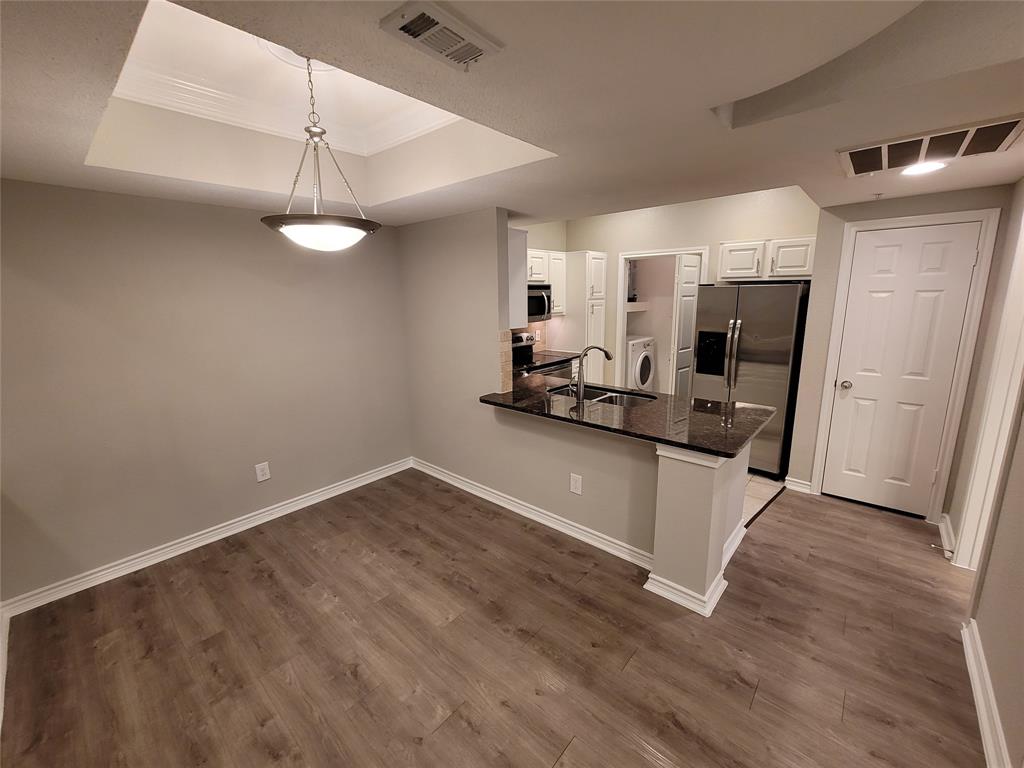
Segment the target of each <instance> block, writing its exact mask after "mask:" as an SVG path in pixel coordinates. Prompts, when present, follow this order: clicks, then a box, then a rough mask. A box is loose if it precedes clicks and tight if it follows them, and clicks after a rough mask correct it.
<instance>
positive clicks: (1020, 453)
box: [973, 413, 1024, 765]
mask: <svg viewBox="0 0 1024 768" xmlns="http://www.w3.org/2000/svg"><path fill="white" fill-rule="evenodd" d="M1017 424H1018V432H1017V443H1016V447H1015V448H1014V449H1013V455H1012V457H1011V458H1010V461H1009V464H1010V466H1009V471H1008V473H1007V480H1006V487H1005V491H1004V493H1003V499H1002V502H1001V504H1000V506H999V509H998V511H997V512H996V514H997V517H996V519H995V522H994V530H993V531H992V532H991V534H990V537H989V542H990V549H989V551H988V556H987V560H986V562H984V563H983V564H982V567H981V569H980V571H979V576H978V584H977V586H976V588H975V601H974V602H975V610H974V611H973V615H974V618H975V619H976V620H977V622H978V632H979V634H980V635H981V644H982V647H983V648H984V649H985V662H986V663H987V664H988V671H989V675H990V676H991V678H992V687H993V688H994V689H995V695H996V703H997V705H998V707H999V718H1000V720H1001V721H1002V724H1003V733H1004V734H1005V736H1006V745H1007V747H1008V748H1009V751H1010V764H1011V765H1021V764H1022V763H1024V728H1021V724H1022V723H1024V436H1022V435H1021V433H1020V431H1019V425H1020V414H1019V413H1018V414H1017Z"/></svg>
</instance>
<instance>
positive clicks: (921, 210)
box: [789, 186, 1012, 524]
mask: <svg viewBox="0 0 1024 768" xmlns="http://www.w3.org/2000/svg"><path fill="white" fill-rule="evenodd" d="M1011 191H1012V188H1011V187H1008V186H1000V187H982V188H978V189H966V190H960V191H957V192H943V193H940V194H935V195H919V196H916V197H902V198H896V199H892V200H879V201H877V202H870V203H858V204H856V205H843V206H837V207H834V208H825V209H823V210H822V211H821V220H820V224H819V226H818V239H817V244H816V250H815V255H814V277H813V279H812V281H811V294H810V301H809V305H808V309H807V333H806V336H805V338H804V353H803V358H802V362H801V374H800V387H799V390H798V393H797V404H796V414H795V421H794V426H793V448H792V452H791V454H790V468H789V475H790V477H794V478H797V479H800V480H806V481H810V479H811V468H812V466H813V463H814V451H815V441H816V438H817V429H818V413H819V410H820V408H821V391H822V385H823V383H824V378H825V364H826V360H827V357H828V340H829V334H830V333H831V327H832V312H833V309H834V306H835V296H836V284H837V281H838V272H839V258H840V252H841V249H842V242H843V228H844V226H845V224H846V222H850V221H865V220H870V219H886V218H896V217H899V216H917V215H924V214H930V213H946V212H950V211H968V210H979V209H984V208H1000V209H1002V215H1001V216H1000V222H999V230H998V232H997V237H996V244H995V252H994V253H993V261H992V271H991V273H990V276H989V284H988V290H987V292H986V295H985V305H984V310H983V312H982V320H981V329H980V336H979V344H978V347H977V349H976V350H975V357H974V363H973V365H972V369H971V377H970V383H969V385H968V390H967V400H966V402H965V405H964V416H963V419H962V422H961V428H960V434H959V437H958V439H957V443H956V450H955V452H954V456H953V468H952V471H951V473H950V485H949V488H950V493H952V492H953V491H954V489H955V488H956V486H957V483H960V484H961V485H965V483H963V482H962V479H961V478H960V474H961V473H962V472H963V471H964V468H963V456H962V454H963V448H964V446H965V445H971V444H972V442H973V440H974V439H975V436H976V435H977V431H978V429H979V426H980V425H979V424H977V423H976V422H977V421H978V419H979V417H980V408H978V407H977V405H978V404H979V403H980V399H981V397H982V395H983V393H984V385H985V383H986V382H987V380H988V375H989V372H990V371H991V367H992V356H993V354H994V352H995V348H994V344H995V334H994V333H993V327H994V323H995V322H997V321H994V320H993V317H995V318H998V317H999V314H1000V313H1001V310H1002V305H1003V302H1004V300H1005V297H1006V285H1007V280H1008V276H1009V269H1010V264H1011V261H1012V260H1011V257H1010V255H1009V252H1008V249H1007V240H1006V221H1007V217H1006V215H1005V214H1006V211H1007V208H1008V206H1009V202H1010V196H1011ZM949 501H950V494H947V499H946V507H947V509H949ZM950 511H952V510H950ZM954 523H957V524H958V520H954Z"/></svg>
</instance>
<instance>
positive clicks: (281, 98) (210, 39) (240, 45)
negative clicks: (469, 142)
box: [114, 0, 459, 156]
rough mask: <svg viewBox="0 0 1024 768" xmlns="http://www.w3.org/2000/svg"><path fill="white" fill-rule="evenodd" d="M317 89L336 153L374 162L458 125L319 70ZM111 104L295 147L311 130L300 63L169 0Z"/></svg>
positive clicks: (141, 38)
mask: <svg viewBox="0 0 1024 768" xmlns="http://www.w3.org/2000/svg"><path fill="white" fill-rule="evenodd" d="M197 52H205V55H197ZM313 84H314V88H315V92H316V107H317V112H318V113H319V115H320V119H321V123H322V124H323V126H324V127H326V128H327V129H328V131H329V134H328V139H330V141H331V145H332V146H333V147H335V148H336V149H341V150H344V151H346V152H350V153H352V154H357V155H363V156H366V155H372V154H375V153H377V152H380V151H382V150H385V149H389V148H391V147H394V146H396V145H398V144H401V143H402V142H404V141H409V140H410V139H414V138H416V137H418V136H422V135H423V134H425V133H429V132H430V131H433V130H436V129H438V128H441V127H443V126H445V125H449V124H451V123H453V122H455V121H456V120H458V119H459V117H458V116H457V115H453V114H451V113H450V112H445V111H444V110H443V109H438V108H437V107H434V106H431V105H430V104H425V103H424V102H422V101H418V100H416V99H414V98H412V97H410V96H406V95H405V94H404V93H399V92H398V91H394V90H392V89H390V88H385V87H384V86H382V85H378V84H377V83H374V82H371V81H370V80H365V79H363V78H361V77H358V76H356V75H353V74H349V73H348V72H344V71H342V70H340V69H337V68H335V67H331V66H330V65H327V64H323V63H321V62H314V74H313ZM114 96H116V97H118V98H121V99H128V100H131V101H137V102H140V103H142V104H148V105H150V106H154V107H161V108H164V109H170V110H174V111H175V112H182V113H184V114H187V115H193V116H195V117H201V118H206V119H208V120H216V121H218V122H221V123H227V124H229V125H235V126H238V127H241V128H249V129H253V130H257V131H262V132H264V133H271V134H274V135H277V136H283V137H284V138H291V139H303V138H305V136H304V134H303V132H302V129H303V127H304V126H305V125H307V124H308V122H309V121H308V120H307V118H306V115H307V113H308V112H309V93H308V90H307V87H306V63H305V61H304V60H303V58H302V57H301V56H298V55H296V54H295V53H293V52H291V51H290V50H288V49H287V48H283V47H281V46H278V45H276V44H274V43H268V42H267V41H265V40H261V39H259V38H257V37H255V36H253V35H251V34H249V33H247V32H242V31H241V30H238V29H235V28H234V27H230V26H228V25H226V24H221V23H220V22H217V21H214V20H212V19H210V18H207V17H206V16H203V15H201V14H198V13H194V12H192V11H190V10H188V9H186V8H182V7H181V6H178V5H174V4H172V3H169V2H165V1H164V0H152V2H150V3H149V4H148V6H147V7H146V12H145V13H144V14H143V16H142V23H141V24H140V25H139V30H138V32H137V33H136V35H135V40H134V41H133V42H132V47H131V50H130V52H129V54H128V59H127V61H126V62H125V65H124V69H122V70H121V76H120V77H119V78H118V81H117V86H116V87H115V88H114Z"/></svg>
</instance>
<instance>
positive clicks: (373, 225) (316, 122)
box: [260, 57, 380, 251]
mask: <svg viewBox="0 0 1024 768" xmlns="http://www.w3.org/2000/svg"><path fill="white" fill-rule="evenodd" d="M306 84H307V85H308V86H309V125H307V126H306V128H305V131H306V145H305V146H304V147H303V148H302V158H301V159H300V160H299V170H297V171H296V172H295V180H294V181H293V182H292V192H291V194H290V195H289V196H288V207H287V208H285V212H284V213H278V214H274V215H272V216H264V217H263V218H262V219H260V221H262V222H263V223H264V224H266V225H267V226H268V227H270V228H271V229H274V230H277V231H278V232H280V233H281V234H282V235H284V236H285V237H287V238H288V239H289V240H291V241H292V242H293V243H296V244H297V245H301V246H302V247H303V248H312V249H313V250H315V251H343V250H345V249H346V248H350V247H351V246H353V245H355V244H356V243H358V242H359V241H360V240H362V239H363V238H364V237H365V236H366V235H372V234H373V233H374V232H376V231H377V230H378V229H380V224H379V223H377V222H376V221H371V220H370V219H368V218H366V217H365V216H364V215H363V209H362V208H361V207H360V205H359V201H358V200H357V199H356V194H355V192H353V191H352V185H351V184H349V183H348V179H347V178H345V172H344V171H343V170H341V166H340V165H338V161H337V159H335V157H334V152H333V151H332V150H331V145H330V144H328V143H327V139H326V138H324V137H325V136H326V135H327V131H325V130H324V129H323V128H321V127H320V115H318V114H317V112H316V97H315V96H314V95H313V62H312V61H310V59H309V58H308V57H307V58H306ZM310 147H312V149H313V212H312V213H292V203H293V202H294V201H295V189H296V187H298V185H299V176H300V175H301V174H302V166H303V165H304V164H305V162H306V155H308V154H309V150H310ZM321 147H322V148H323V149H326V150H327V155H328V157H330V158H331V161H332V162H333V163H334V167H335V168H337V169H338V173H339V174H340V175H341V180H342V181H343V182H345V188H346V189H347V190H348V193H349V195H351V196H352V202H354V203H355V204H356V210H357V211H358V212H359V216H358V217H355V216H341V215H339V214H334V213H324V187H323V181H322V180H321V177H320V149H321Z"/></svg>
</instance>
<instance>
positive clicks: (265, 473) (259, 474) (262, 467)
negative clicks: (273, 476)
mask: <svg viewBox="0 0 1024 768" xmlns="http://www.w3.org/2000/svg"><path fill="white" fill-rule="evenodd" d="M269 479H270V462H269V461H264V462H263V463H261V464H257V465H256V482H257V483H262V482H263V481H264V480H269Z"/></svg>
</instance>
